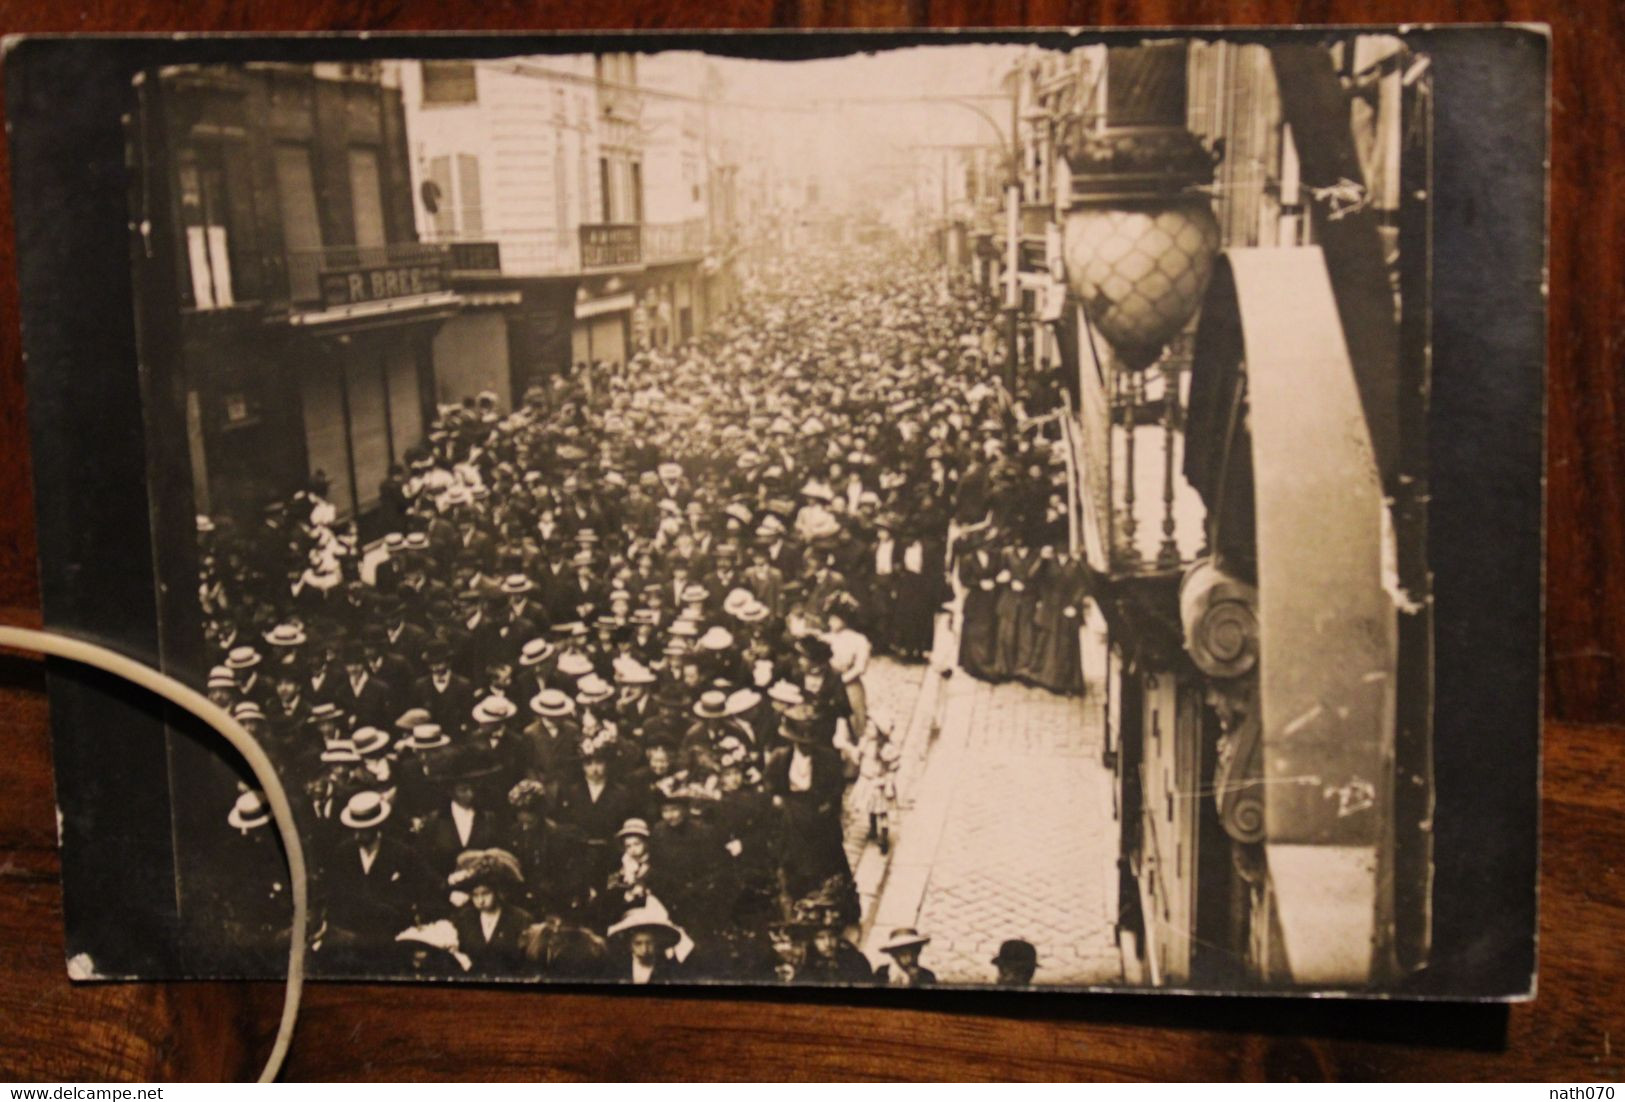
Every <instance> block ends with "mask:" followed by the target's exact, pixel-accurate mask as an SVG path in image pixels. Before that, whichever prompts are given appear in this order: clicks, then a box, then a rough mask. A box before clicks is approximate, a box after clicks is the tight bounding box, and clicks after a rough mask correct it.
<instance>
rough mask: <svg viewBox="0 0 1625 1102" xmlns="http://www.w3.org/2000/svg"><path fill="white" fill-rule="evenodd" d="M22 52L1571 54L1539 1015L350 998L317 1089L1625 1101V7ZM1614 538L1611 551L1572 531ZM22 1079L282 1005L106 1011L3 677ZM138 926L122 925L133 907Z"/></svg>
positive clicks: (157, 11)
mask: <svg viewBox="0 0 1625 1102" xmlns="http://www.w3.org/2000/svg"><path fill="white" fill-rule="evenodd" d="M0 12H3V13H4V15H3V18H0V25H3V26H4V27H5V29H6V30H8V31H22V30H37V31H47V30H49V31H120V30H143V31H154V30H171V29H188V30H273V29H284V30H320V29H328V28H375V29H392V30H409V29H424V30H428V29H436V28H450V27H468V28H474V27H484V28H489V29H495V30H526V29H537V28H544V27H577V28H588V27H605V28H608V27H645V28H653V27H657V26H668V27H695V26H707V25H709V26H741V27H768V26H780V27H796V26H807V27H842V26H877V27H879V26H907V25H932V26H954V25H964V24H971V25H978V24H979V25H999V24H1008V25H1018V24H1028V25H1055V24H1069V25H1080V24H1124V23H1135V22H1138V23H1142V24H1147V25H1157V24H1160V25H1168V24H1180V23H1216V22H1224V21H1226V20H1227V19H1228V18H1235V17H1236V16H1241V17H1244V18H1245V19H1246V20H1247V21H1249V22H1292V21H1295V20H1313V21H1319V22H1327V21H1336V20H1339V19H1343V20H1349V21H1359V22H1377V21H1407V22H1416V21H1423V20H1427V19H1438V20H1446V19H1448V20H1455V21H1500V20H1527V21H1541V20H1547V21H1551V22H1552V23H1553V30H1554V36H1553V73H1554V85H1553V98H1554V108H1553V118H1554V160H1553V177H1552V233H1553V239H1552V255H1551V292H1552V298H1553V308H1552V315H1551V316H1552V320H1551V385H1550V390H1549V394H1550V403H1551V408H1550V429H1549V444H1548V447H1549V467H1550V494H1551V498H1550V501H1551V505H1550V516H1551V517H1552V523H1551V525H1550V527H1551V532H1550V542H1549V556H1550V564H1549V569H1548V593H1547V603H1548V616H1549V628H1548V639H1547V648H1548V660H1547V661H1548V668H1547V671H1546V682H1547V708H1548V713H1549V715H1550V716H1552V717H1553V718H1552V719H1551V720H1550V721H1549V722H1548V724H1547V728H1546V745H1545V776H1544V791H1543V796H1544V801H1545V805H1544V806H1545V814H1544V835H1543V858H1544V862H1543V869H1542V875H1541V942H1540V945H1541V960H1540V995H1539V997H1538V999H1537V1000H1536V1001H1535V1002H1533V1003H1528V1004H1522V1005H1517V1006H1513V1007H1503V1006H1454V1005H1383V1004H1367V1003H1359V1002H1335V1001H1334V1002H1319V1003H1303V1002H1287V1001H1283V1000H1270V999H1247V1000H1230V1001H1221V1000H1214V999H1186V998H1163V997H1157V996H1114V997H1070V996H1069V997H1061V996H1042V995H1039V996H1011V995H999V994H972V993H962V994H961V993H944V994H943V995H942V996H941V997H940V998H938V999H937V1000H936V1001H935V1002H934V1003H933V1007H932V1009H930V1010H922V1009H918V1008H916V1007H915V1005H914V1004H910V1003H908V1002H905V1001H903V1000H900V999H897V998H894V997H889V996H887V995H886V994H885V993H884V992H874V993H863V994H861V995H845V996H843V995H839V994H830V995H822V994H817V993H807V992H796V993H794V995H793V996H789V997H774V996H771V995H765V994H764V995H755V994H750V995H746V996H743V997H741V996H739V995H736V994H732V993H727V992H703V991H700V992H694V993H690V994H682V995H676V996H665V997H659V998H652V997H644V996H642V995H630V994H620V993H608V994H603V993H591V992H588V991H586V990H581V991H569V992H566V991H560V990H557V989H550V990H536V989H530V990H475V989H469V988H459V989H439V990H437V989H429V988H421V987H406V986H390V987H383V986H361V985H319V986H316V987H313V988H311V989H310V990H309V991H308V993H307V996H306V1008H305V1012H304V1016H303V1020H302V1023H301V1025H300V1029H299V1033H298V1036H297V1037H296V1039H295V1043H294V1050H293V1055H292V1058H291V1060H290V1062H289V1065H288V1069H287V1075H288V1077H290V1078H294V1079H343V1078H369V1079H402V1078H436V1079H440V1078H444V1079H456V1078H487V1077H496V1078H518V1079H559V1078H588V1079H598V1078H611V1079H612V1078H631V1077H635V1078H707V1077H715V1078H735V1079H737V1078H871V1077H876V1078H897V1077H910V1078H990V1077H996V1078H1111V1079H1163V1078H1178V1079H1231V1078H1247V1079H1318V1078H1328V1077H1330V1078H1349V1079H1366V1078H1384V1079H1394V1078H1401V1079H1435V1078H1497V1079H1540V1080H1558V1081H1563V1082H1581V1083H1583V1082H1596V1081H1600V1080H1615V1081H1617V1080H1619V1079H1620V1077H1621V1075H1622V1072H1625V1056H1622V1053H1625V994H1622V993H1621V982H1622V979H1625V732H1622V731H1620V730H1619V729H1617V728H1614V727H1609V726H1605V725H1604V724H1607V723H1609V722H1613V723H1625V446H1622V445H1621V441H1622V440H1625V425H1622V420H1625V376H1622V374H1621V372H1620V355H1621V354H1620V343H1621V340H1622V337H1621V334H1622V333H1625V261H1622V260H1621V259H1620V258H1621V257H1622V256H1625V249H1622V246H1621V243H1622V242H1625V187H1622V186H1621V184H1620V178H1621V173H1622V172H1625V157H1622V156H1621V145H1622V143H1625V56H1622V55H1625V5H1621V4H1619V3H1618V2H1617V0H1574V2H1572V3H1569V4H1564V5H1561V6H1559V5H1557V4H1551V5H1542V4H1539V3H1535V2H1533V0H1507V2H1495V0H1460V2H1454V3H1453V2H1450V0H1418V2H1411V3H1399V2H1393V0H1364V2H1361V0H1320V2H1317V3H1309V2H1293V0H1253V2H1251V3H1248V4H1246V5H1244V6H1235V5H1227V4H1222V3H1219V2H1217V0H1188V2H1180V0H1135V2H1132V3H1130V2H1103V3H1071V4H1068V3H1063V2H1059V0H1028V2H1019V0H1013V2H1009V3H994V2H972V0H961V2H948V3H932V2H927V0H914V2H910V3H885V2H882V0H872V2H864V0H844V2H843V0H822V2H821V0H800V2H798V0H756V2H748V0H735V2H733V3H727V4H721V3H685V2H682V0H664V2H655V3H651V2H642V3H640V2H637V0H605V2H600V3H598V4H595V5H591V6H588V5H578V4H576V3H573V2H570V0H553V2H548V3H528V4H527V3H514V4H510V5H502V6H500V7H498V6H493V7H492V9H491V10H488V11H483V12H481V15H482V17H483V18H484V21H483V22H481V23H478V24H475V23H471V22H469V21H468V15H469V13H468V11H467V10H465V8H464V6H463V5H460V4H457V3H455V2H454V0H440V2H437V3H417V4H391V3H383V2H379V0H370V2H357V3H348V4H346V3H340V2H337V0H305V2H303V3H271V2H266V3H260V4H253V5H245V4H234V3H227V2H225V0H208V2H205V3H202V4H199V3H196V2H191V3H181V2H167V3H148V4H145V5H140V6H136V7H132V6H131V5H128V4H123V3H115V2H113V0H89V2H86V3H81V4H74V5H62V4H53V3H48V2H45V0H8V2H5V3H4V4H3V6H0ZM9 182H10V178H9V174H8V173H7V172H5V171H0V248H3V249H4V250H6V251H7V253H8V255H7V256H6V257H5V258H4V262H3V263H0V350H3V353H4V354H3V356H0V620H3V621H6V622H18V623H35V624H37V622H38V617H39V614H38V601H39V590H38V584H37V580H36V578H35V565H34V555H35V550H34V536H33V527H32V525H33V521H32V491H31V482H30V475H29V466H28V460H27V451H26V434H25V431H24V424H23V418H24V403H23V390H22V366H21V355H20V352H19V349H18V342H17V289H16V270H15V265H14V263H13V262H12V260H11V257H10V256H9V252H10V250H11V248H12V242H13V234H12V231H11V223H10V217H11V213H10V196H9V191H8V188H9ZM1579 517H1584V518H1585V520H1584V523H1573V522H1571V518H1579ZM0 730H3V731H4V734H5V738H6V743H5V746H4V752H3V753H0V792H3V793H4V794H5V798H4V799H0V945H3V946H4V947H5V948H4V951H3V952H0V1078H17V1079H22V1080H37V1081H46V1080H52V1081H62V1080H82V1079H102V1078H113V1079H166V1078H185V1079H208V1078H211V1077H218V1078H240V1077H244V1076H248V1075H251V1074H252V1073H253V1072H254V1071H256V1070H257V1068H258V1066H259V1063H260V1061H261V1060H262V1059H263V1056H264V1054H265V1052H266V1050H267V1049H268V1046H269V1042H270V1037H271V1033H272V1031H273V1029H274V1027H275V1019H276V1013H277V1008H278V1006H279V1002H280V989H279V988H277V987H275V986H273V985H244V984H227V983H185V984H163V985H160V984H99V985H74V984H71V983H70V982H69V981H68V979H67V975H66V971H65V968H64V964H63V948H62V946H63V942H62V915H61V890H60V888H59V886H58V883H57V858H56V852H55V841H56V835H55V832H54V821H55V820H54V811H53V807H52V802H51V776H50V752H49V739H48V735H47V728H46V705H45V699H44V694H43V691H42V678H41V676H40V667H39V666H38V664H37V663H35V662H33V661H31V660H29V659H20V658H14V657H0ZM108 905H109V906H117V900H109V901H108Z"/></svg>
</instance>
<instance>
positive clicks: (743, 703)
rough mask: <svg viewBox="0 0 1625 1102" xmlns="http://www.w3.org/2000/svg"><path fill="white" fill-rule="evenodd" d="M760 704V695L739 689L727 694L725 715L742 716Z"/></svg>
mask: <svg viewBox="0 0 1625 1102" xmlns="http://www.w3.org/2000/svg"><path fill="white" fill-rule="evenodd" d="M761 702H762V694H761V693H759V692H757V691H756V690H755V689H739V690H737V691H735V692H732V693H729V694H728V704H727V708H726V711H725V714H727V715H730V716H742V715H744V714H745V713H746V712H748V711H750V710H751V709H752V708H754V707H756V705H758V704H760V703H761Z"/></svg>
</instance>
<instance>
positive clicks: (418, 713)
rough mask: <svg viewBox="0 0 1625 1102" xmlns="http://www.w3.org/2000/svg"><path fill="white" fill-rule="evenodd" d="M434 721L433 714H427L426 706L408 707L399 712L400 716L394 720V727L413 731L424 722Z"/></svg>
mask: <svg viewBox="0 0 1625 1102" xmlns="http://www.w3.org/2000/svg"><path fill="white" fill-rule="evenodd" d="M432 722H434V716H432V715H430V714H429V709H427V708H408V709H407V710H406V711H404V712H402V713H401V718H399V719H397V720H396V721H395V728H396V730H399V731H408V732H410V731H414V730H416V729H417V728H418V727H419V726H421V725H422V724H425V723H432Z"/></svg>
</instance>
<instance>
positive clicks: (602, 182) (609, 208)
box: [598, 157, 615, 222]
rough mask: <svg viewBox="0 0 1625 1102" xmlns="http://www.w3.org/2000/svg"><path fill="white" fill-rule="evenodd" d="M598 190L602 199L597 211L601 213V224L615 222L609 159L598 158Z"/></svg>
mask: <svg viewBox="0 0 1625 1102" xmlns="http://www.w3.org/2000/svg"><path fill="white" fill-rule="evenodd" d="M598 190H599V194H600V195H601V196H602V198H601V199H600V200H599V209H600V210H601V211H602V212H603V217H602V218H601V219H599V221H602V222H613V221H615V183H614V181H613V180H612V179H611V178H610V172H609V158H608V157H600V158H598Z"/></svg>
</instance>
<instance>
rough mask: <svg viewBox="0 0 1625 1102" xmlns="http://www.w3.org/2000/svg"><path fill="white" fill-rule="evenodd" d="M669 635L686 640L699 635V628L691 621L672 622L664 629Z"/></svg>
mask: <svg viewBox="0 0 1625 1102" xmlns="http://www.w3.org/2000/svg"><path fill="white" fill-rule="evenodd" d="M666 630H667V631H668V632H669V633H670V634H672V635H675V636H679V637H681V638H684V639H687V638H689V637H691V636H695V635H698V634H699V633H700V627H699V625H698V624H696V623H695V622H694V621H693V620H689V619H679V620H673V621H672V624H671V627H669V628H667V629H666Z"/></svg>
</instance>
